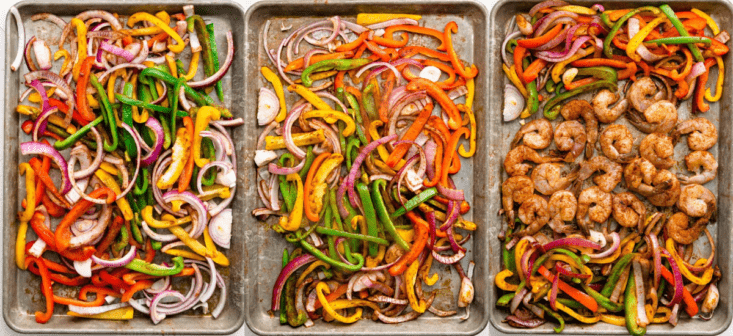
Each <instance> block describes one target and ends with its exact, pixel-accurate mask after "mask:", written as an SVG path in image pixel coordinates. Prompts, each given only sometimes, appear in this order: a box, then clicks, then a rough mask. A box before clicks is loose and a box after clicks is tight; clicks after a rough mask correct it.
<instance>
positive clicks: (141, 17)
mask: <svg viewBox="0 0 733 336" xmlns="http://www.w3.org/2000/svg"><path fill="white" fill-rule="evenodd" d="M140 21H149V22H150V23H152V24H153V25H155V26H156V27H158V28H160V29H161V30H162V31H163V32H165V33H166V34H168V36H170V37H171V38H173V39H174V40H175V41H176V43H175V44H172V43H169V44H168V49H169V50H170V51H172V52H174V53H176V54H178V53H180V52H182V51H183V48H185V47H186V44H185V43H184V42H183V39H181V36H180V35H178V33H176V31H175V30H173V29H171V28H170V27H169V26H168V24H167V23H165V22H163V21H162V20H161V19H159V18H157V17H155V16H153V15H151V14H150V13H145V12H137V13H135V14H133V15H132V16H130V17H129V18H128V19H127V25H128V26H130V27H132V26H133V25H135V23H138V22H140ZM82 36H83V35H82Z"/></svg>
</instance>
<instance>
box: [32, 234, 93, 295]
mask: <svg viewBox="0 0 733 336" xmlns="http://www.w3.org/2000/svg"><path fill="white" fill-rule="evenodd" d="M31 243H33V242H31ZM31 257H33V256H31ZM26 258H28V257H26ZM43 260H44V263H45V262H48V261H49V260H46V259H43ZM28 271H30V272H31V273H33V274H35V275H38V276H40V275H41V271H40V270H39V269H38V267H37V266H35V264H32V265H28ZM49 276H50V278H51V281H53V282H56V283H60V284H62V285H66V286H82V285H86V284H87V283H89V278H85V277H83V276H81V275H79V276H76V277H73V278H69V277H67V276H65V275H63V274H56V273H52V272H50V274H49Z"/></svg>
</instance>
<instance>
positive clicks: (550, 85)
mask: <svg viewBox="0 0 733 336" xmlns="http://www.w3.org/2000/svg"><path fill="white" fill-rule="evenodd" d="M545 91H547V93H553V92H555V82H553V81H552V80H550V79H548V80H547V83H545Z"/></svg>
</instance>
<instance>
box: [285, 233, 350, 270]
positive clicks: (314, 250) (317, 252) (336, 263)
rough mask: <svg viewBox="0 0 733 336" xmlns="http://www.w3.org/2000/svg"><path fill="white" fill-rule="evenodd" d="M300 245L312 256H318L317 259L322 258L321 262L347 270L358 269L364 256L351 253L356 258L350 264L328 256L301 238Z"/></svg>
mask: <svg viewBox="0 0 733 336" xmlns="http://www.w3.org/2000/svg"><path fill="white" fill-rule="evenodd" d="M300 246H302V247H303V249H304V250H306V251H307V252H308V253H310V254H312V255H313V256H314V257H316V258H318V259H319V260H322V261H323V262H325V263H327V264H329V265H331V266H334V267H338V268H341V269H343V270H345V271H348V272H356V271H359V270H360V269H361V268H362V267H363V266H364V257H363V256H362V255H361V254H359V253H353V255H354V257H355V258H356V260H357V263H356V264H354V265H350V264H347V263H344V262H341V261H338V260H335V259H332V258H330V257H329V256H327V255H326V254H324V253H323V252H321V250H319V249H318V248H316V247H315V246H313V245H311V244H309V243H308V242H307V241H306V240H301V241H300Z"/></svg>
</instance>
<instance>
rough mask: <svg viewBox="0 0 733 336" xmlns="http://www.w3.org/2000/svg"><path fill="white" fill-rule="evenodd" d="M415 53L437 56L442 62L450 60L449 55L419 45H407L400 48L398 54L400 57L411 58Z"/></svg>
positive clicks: (431, 56)
mask: <svg viewBox="0 0 733 336" xmlns="http://www.w3.org/2000/svg"><path fill="white" fill-rule="evenodd" d="M417 54H420V55H423V56H427V57H430V58H437V59H439V60H441V61H443V62H450V56H448V54H445V53H442V52H439V51H435V50H433V49H430V48H425V47H420V46H408V47H404V48H402V49H400V51H399V56H400V57H402V58H411V57H412V56H415V55H417Z"/></svg>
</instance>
